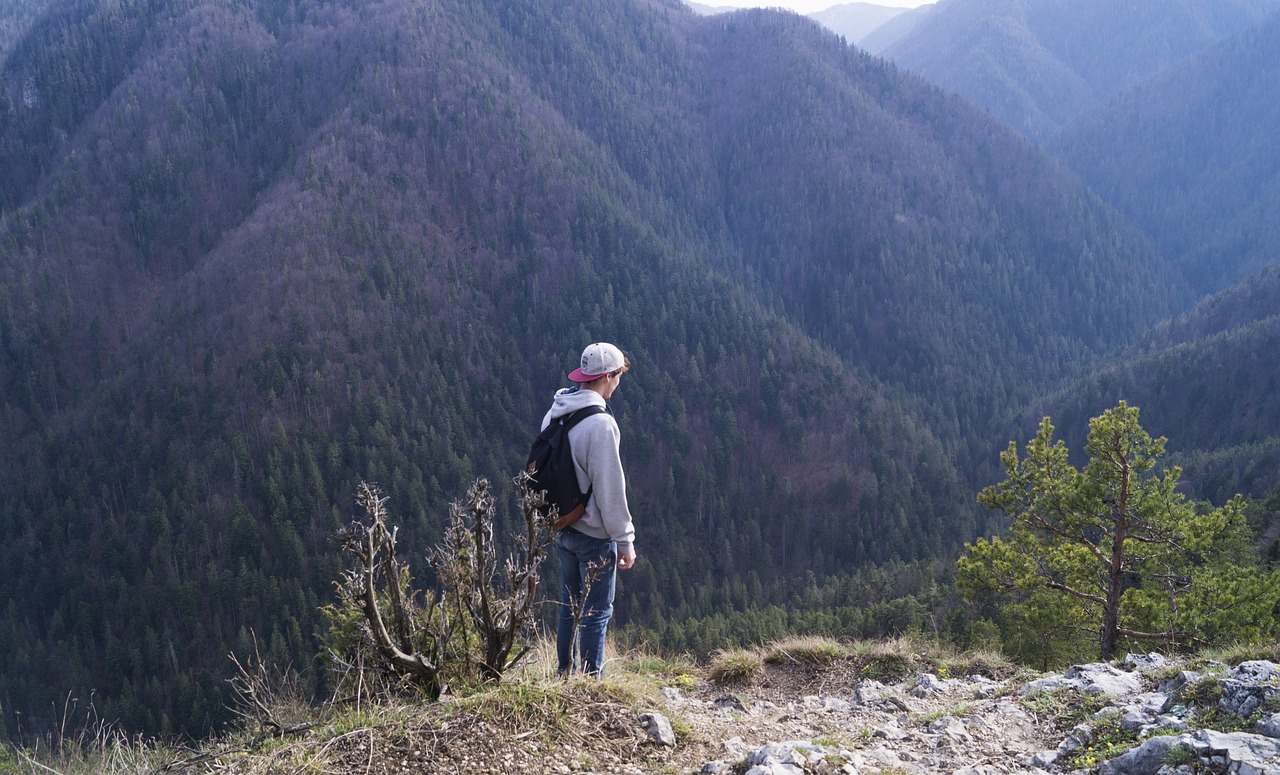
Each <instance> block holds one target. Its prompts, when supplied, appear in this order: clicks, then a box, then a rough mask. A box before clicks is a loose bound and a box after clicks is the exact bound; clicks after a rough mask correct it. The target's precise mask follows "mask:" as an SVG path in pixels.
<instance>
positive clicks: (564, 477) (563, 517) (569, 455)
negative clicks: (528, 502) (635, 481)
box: [525, 406, 607, 530]
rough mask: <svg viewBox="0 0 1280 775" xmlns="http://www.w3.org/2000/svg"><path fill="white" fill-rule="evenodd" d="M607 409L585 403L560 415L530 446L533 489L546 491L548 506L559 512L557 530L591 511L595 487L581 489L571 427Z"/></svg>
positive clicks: (527, 469)
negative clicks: (575, 466)
mask: <svg viewBox="0 0 1280 775" xmlns="http://www.w3.org/2000/svg"><path fill="white" fill-rule="evenodd" d="M604 411H607V410H606V409H605V407H603V406H585V407H583V408H581V409H579V410H578V411H576V412H573V413H571V414H567V415H565V416H563V417H557V418H555V419H553V420H552V421H551V422H549V423H547V427H546V428H545V429H544V430H543V431H542V432H541V433H539V434H538V437H537V438H536V439H534V440H533V446H532V447H531V448H530V449H529V462H528V464H527V465H525V470H526V471H528V472H529V477H530V480H531V481H530V482H529V489H531V490H533V491H534V492H545V493H546V495H547V506H548V507H549V508H550V509H551V512H552V515H553V516H555V518H556V520H555V523H554V524H553V525H552V526H551V527H552V529H553V530H564V529H565V528H566V527H568V526H569V525H572V524H573V523H574V522H577V521H578V520H579V519H580V518H581V517H582V515H583V514H584V513H586V511H587V501H589V500H591V490H590V489H588V490H587V491H586V492H582V491H581V490H579V489H578V475H577V473H575V472H574V468H573V452H572V450H570V448H569V429H570V428H572V427H573V426H575V425H577V424H578V423H580V422H582V421H583V420H585V419H587V418H588V417H590V416H591V415H593V414H600V413H601V412H604Z"/></svg>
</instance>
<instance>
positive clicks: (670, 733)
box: [640, 713, 676, 746]
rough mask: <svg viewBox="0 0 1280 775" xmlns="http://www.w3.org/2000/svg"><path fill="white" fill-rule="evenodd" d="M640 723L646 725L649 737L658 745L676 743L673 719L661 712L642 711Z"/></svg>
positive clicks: (645, 729)
mask: <svg viewBox="0 0 1280 775" xmlns="http://www.w3.org/2000/svg"><path fill="white" fill-rule="evenodd" d="M640 723H641V725H643V726H644V731H645V732H646V733H647V734H648V735H649V739H650V740H652V741H653V742H655V743H657V744H658V745H663V746H673V745H675V744H676V731H675V730H674V729H672V728H671V721H670V720H669V719H668V718H667V717H666V716H664V715H662V714H661V713H642V714H641V715H640Z"/></svg>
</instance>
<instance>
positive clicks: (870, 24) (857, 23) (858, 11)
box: [807, 3, 909, 43]
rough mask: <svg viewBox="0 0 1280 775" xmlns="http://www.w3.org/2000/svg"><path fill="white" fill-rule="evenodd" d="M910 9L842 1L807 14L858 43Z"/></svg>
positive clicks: (838, 33)
mask: <svg viewBox="0 0 1280 775" xmlns="http://www.w3.org/2000/svg"><path fill="white" fill-rule="evenodd" d="M908 10H909V9H907V8H898V7H895V6H888V5H876V4H875V3H841V4H839V5H833V6H831V7H830V8H826V9H823V10H821V11H814V12H813V13H810V14H807V15H808V17H809V18H810V19H813V20H814V21H816V22H818V23H819V24H821V25H822V26H823V27H826V28H827V29H829V30H831V31H832V32H834V33H836V34H837V35H843V36H844V38H845V40H847V41H849V42H850V43H858V42H859V41H861V40H862V39H863V38H865V37H866V36H867V35H868V34H869V33H870V32H872V31H873V30H875V29H876V28H877V27H879V26H880V25H882V24H884V23H885V22H887V21H889V20H890V19H893V18H894V17H896V16H899V15H901V14H903V13H906V12H907V11H908Z"/></svg>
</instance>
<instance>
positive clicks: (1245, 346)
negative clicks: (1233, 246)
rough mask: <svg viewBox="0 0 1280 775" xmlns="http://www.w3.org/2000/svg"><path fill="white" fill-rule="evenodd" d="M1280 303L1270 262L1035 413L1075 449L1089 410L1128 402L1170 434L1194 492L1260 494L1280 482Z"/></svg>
mask: <svg viewBox="0 0 1280 775" xmlns="http://www.w3.org/2000/svg"><path fill="white" fill-rule="evenodd" d="M1277 310H1280V266H1272V267H1270V268H1269V269H1267V270H1265V271H1263V272H1262V273H1260V274H1258V275H1256V276H1254V277H1250V278H1248V279H1247V280H1245V281H1243V282H1241V283H1239V284H1237V285H1236V286H1234V287H1232V288H1229V289H1228V290H1226V291H1223V292H1221V293H1219V294H1217V295H1215V296H1213V297H1211V298H1209V299H1206V300H1205V301H1204V302H1202V303H1201V304H1199V305H1197V307H1196V308H1195V309H1194V310H1192V311H1191V312H1188V313H1187V314H1185V315H1182V316H1179V317H1177V318H1175V319H1173V320H1171V321H1168V322H1166V323H1164V324H1162V325H1160V326H1158V327H1157V328H1155V329H1154V330H1153V331H1152V332H1151V333H1150V334H1148V335H1147V336H1146V337H1144V338H1143V341H1142V342H1141V343H1140V344H1139V345H1137V346H1135V347H1133V348H1129V349H1128V350H1126V351H1125V352H1124V353H1123V354H1121V355H1120V356H1118V357H1116V358H1113V359H1110V360H1108V361H1106V362H1104V363H1103V364H1100V365H1099V366H1098V368H1097V370H1096V371H1095V372H1094V373H1092V374H1090V375H1089V376H1087V377H1084V378H1081V379H1080V380H1077V381H1073V382H1072V383H1071V384H1070V385H1069V386H1068V387H1067V388H1065V389H1064V390H1062V391H1059V392H1058V393H1056V394H1054V395H1053V396H1052V397H1051V398H1049V399H1048V400H1047V401H1046V402H1044V403H1043V404H1039V405H1037V416H1039V415H1041V414H1048V415H1050V416H1051V417H1053V418H1054V422H1055V425H1059V427H1061V428H1063V429H1064V436H1065V437H1067V438H1068V439H1069V442H1068V443H1069V445H1071V444H1076V445H1077V446H1078V442H1077V441H1075V440H1078V439H1083V438H1084V435H1085V432H1086V431H1087V424H1088V420H1089V418H1090V417H1093V416H1096V415H1097V414H1099V413H1100V412H1101V411H1103V410H1105V409H1106V408H1108V407H1110V406H1114V405H1115V403H1116V402H1117V401H1119V400H1121V399H1124V400H1127V401H1128V402H1129V403H1130V404H1131V405H1134V406H1139V407H1141V408H1142V417H1143V426H1144V427H1146V428H1149V429H1150V430H1151V432H1152V434H1153V435H1164V436H1167V437H1168V438H1169V450H1170V452H1171V453H1173V454H1171V456H1170V457H1171V460H1170V462H1171V463H1177V464H1180V465H1182V466H1183V467H1184V469H1185V474H1184V476H1183V480H1184V482H1185V486H1186V487H1187V488H1189V490H1190V491H1191V492H1192V493H1194V494H1195V495H1196V496H1197V497H1200V498H1204V499H1207V500H1210V501H1212V502H1214V503H1223V502H1225V501H1226V500H1228V499H1230V498H1231V497H1232V496H1233V495H1235V494H1236V493H1242V494H1245V495H1249V496H1252V497H1261V496H1263V495H1265V494H1266V493H1267V492H1269V491H1270V490H1271V489H1272V488H1274V487H1275V486H1276V485H1277V484H1280V359H1277V358H1276V353H1278V352H1280V314H1277ZM1028 419H1030V418H1028ZM1073 448H1075V447H1073Z"/></svg>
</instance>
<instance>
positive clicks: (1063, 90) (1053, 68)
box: [873, 0, 1280, 141]
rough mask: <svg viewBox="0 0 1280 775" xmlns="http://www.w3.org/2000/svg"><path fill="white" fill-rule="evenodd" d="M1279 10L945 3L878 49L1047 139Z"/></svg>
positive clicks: (1261, 6) (1263, 0)
mask: <svg viewBox="0 0 1280 775" xmlns="http://www.w3.org/2000/svg"><path fill="white" fill-rule="evenodd" d="M1277 8H1280V3H1277V2H1276V0H1136V1H1135V2H1123V3H1117V2H1112V1H1111V0H1083V1H1080V0H1036V1H1035V2H1029V1H1028V0H946V1H945V2H940V3H936V4H934V5H932V6H930V7H929V10H928V12H927V13H924V14H919V15H916V16H915V17H914V18H915V19H916V22H915V24H914V25H913V26H912V27H911V29H910V31H909V32H907V33H905V34H903V35H901V36H900V37H898V38H897V39H896V40H895V41H893V42H892V43H890V44H888V45H887V46H884V47H883V48H880V47H879V46H878V45H877V46H876V47H875V48H873V51H875V52H876V53H878V54H881V55H883V56H885V57H886V58H888V59H891V60H893V61H894V62H895V63H896V64H898V65H899V66H901V67H905V68H907V69H908V70H911V71H912V72H915V73H918V74H920V75H922V76H924V77H925V78H927V79H928V80H930V81H932V82H934V83H937V84H939V85H940V86H942V87H944V88H946V89H949V90H951V91H954V92H956V93H957V94H960V95H962V96H964V97H965V98H967V99H969V100H971V101H973V102H974V103H975V104H978V105H981V106H983V107H985V108H987V109H988V110H990V111H991V112H992V114H994V115H995V116H996V117H997V118H999V119H1001V120H1002V121H1004V122H1006V123H1008V124H1009V125H1010V126H1012V127H1014V128H1016V129H1018V130H1019V131H1020V132H1022V133H1023V134H1025V135H1026V136H1027V137H1029V138H1031V139H1032V140H1036V141H1043V140H1045V139H1047V138H1049V137H1050V136H1052V135H1053V133H1054V132H1056V131H1057V130H1059V129H1061V128H1062V127H1063V126H1065V125H1066V124H1067V123H1069V122H1070V121H1071V120H1072V119H1074V118H1076V117H1077V116H1079V115H1081V114H1082V113H1084V112H1085V111H1087V110H1089V109H1090V108H1092V107H1095V106H1097V105H1098V104H1099V103H1100V102H1102V101H1103V100H1105V99H1106V98H1108V97H1110V96H1111V95H1113V94H1116V93H1117V92H1120V91H1122V90H1124V89H1126V88H1128V87H1131V86H1134V85H1136V84H1138V83H1140V82H1142V81H1143V80H1145V79H1147V78H1149V77H1151V76H1154V75H1155V74H1157V73H1158V72H1160V71H1161V70H1163V69H1164V68H1166V67H1168V66H1170V65H1172V64H1174V63H1176V62H1178V61H1180V60H1182V59H1183V58H1185V57H1187V56H1189V55H1191V54H1193V53H1195V52H1197V51H1200V50H1202V49H1204V48H1206V47H1207V46H1209V45H1211V44H1212V43H1215V42H1217V41H1220V40H1222V39H1224V38H1227V37H1230V36H1232V35H1235V34H1237V33H1239V32H1242V31H1244V30H1246V29H1248V28H1249V27H1251V26H1253V25H1255V24H1258V23H1259V22H1261V21H1262V19H1263V18H1264V17H1265V16H1266V15H1268V14H1270V13H1272V12H1273V11H1275V10H1276V9H1277Z"/></svg>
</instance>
